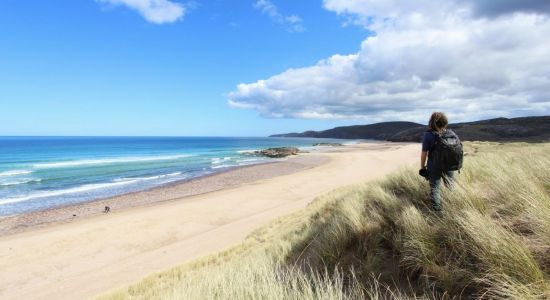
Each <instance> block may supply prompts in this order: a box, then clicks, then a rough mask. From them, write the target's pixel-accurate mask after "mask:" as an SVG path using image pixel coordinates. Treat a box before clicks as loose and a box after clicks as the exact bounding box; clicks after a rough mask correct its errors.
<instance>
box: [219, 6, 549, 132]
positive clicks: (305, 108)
mask: <svg viewBox="0 0 550 300" xmlns="http://www.w3.org/2000/svg"><path fill="white" fill-rule="evenodd" d="M506 1H509V2H510V3H512V2H513V4H514V5H512V6H509V7H508V8H507V9H502V7H496V8H495V7H494V6H492V7H491V6H487V5H485V6H484V5H483V2H484V1H479V2H477V1H474V0H471V1H460V2H459V1H456V0H446V1H431V0H429V1H428V0H419V1H415V2H414V4H412V3H411V2H410V1H408V0H391V1H390V0H325V2H324V6H325V8H326V9H328V10H331V11H334V12H336V13H337V14H340V15H342V16H345V17H346V18H352V19H353V21H354V22H355V23H357V24H361V26H365V27H366V28H367V29H369V30H371V31H372V32H373V35H372V36H370V37H368V38H367V39H365V40H364V41H363V43H362V44H361V49H360V51H359V52H358V53H354V54H351V55H334V56H332V57H330V58H328V59H325V60H322V61H320V62H319V63H317V64H316V65H314V66H310V67H304V68H297V69H290V70H287V71H285V72H283V73H281V74H278V75H274V76H272V77H270V78H268V79H265V80H259V81H257V82H255V83H248V84H239V85H238V86H237V88H236V90H234V91H233V92H231V93H229V103H230V105H232V106H235V107H241V108H248V109H254V110H256V111H258V112H259V113H260V114H261V115H262V116H265V117H290V118H314V119H323V118H329V119H338V118H351V119H363V120H366V121H371V122H376V121H384V120H413V121H425V120H424V119H426V117H427V116H428V115H429V113H430V112H431V111H433V110H443V111H446V112H448V113H449V114H450V116H451V118H452V119H453V121H462V120H472V119H480V118H487V117H496V116H519V115H533V114H549V113H550V92H549V90H548V86H550V55H548V53H550V39H548V38H547V37H548V36H550V19H549V17H548V16H547V15H546V14H547V12H548V11H549V10H547V9H546V8H545V5H540V6H538V5H536V4H538V3H539V2H540V1H534V0H525V2H521V3H524V4H525V5H523V6H522V5H520V4H519V3H520V2H517V1H514V0H506ZM521 1H523V0H521ZM535 2H536V3H535ZM487 3H489V2H487ZM540 3H542V2H540ZM510 7H513V9H512V8H510Z"/></svg>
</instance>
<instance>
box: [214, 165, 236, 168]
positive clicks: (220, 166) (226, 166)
mask: <svg viewBox="0 0 550 300" xmlns="http://www.w3.org/2000/svg"><path fill="white" fill-rule="evenodd" d="M236 166H238V165H217V166H212V167H211V168H212V169H221V168H229V167H236Z"/></svg>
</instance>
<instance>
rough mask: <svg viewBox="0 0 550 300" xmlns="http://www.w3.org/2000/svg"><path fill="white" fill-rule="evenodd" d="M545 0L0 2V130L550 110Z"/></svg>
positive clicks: (125, 130) (458, 117)
mask: <svg viewBox="0 0 550 300" xmlns="http://www.w3.org/2000/svg"><path fill="white" fill-rule="evenodd" d="M548 36H550V3H549V2H548V0H529V1H525V0H501V1H493V0H462V1H456V0H439V1H433V0H417V1H410V0H316V1H313V0H303V1H296V0H246V1H245V0H224V1H222V0H209V1H207V0H193V1H186V0H79V1H75V0H50V1H30V0H4V1H2V3H1V4H0V104H1V108H2V109H0V135H177V136H190V135H192V136H206V135H208V136H265V135H268V134H271V133H281V132H292V131H303V130H308V129H317V130H320V129H326V128H331V127H334V126H340V125H351V124H368V123H374V122H381V121H396V120H407V121H415V122H419V123H426V120H427V118H428V117H429V115H430V114H431V112H433V111H444V112H446V113H447V115H448V116H449V118H450V121H451V122H461V121H473V120H480V119H487V118H494V117H518V116H531V115H549V114H550V90H549V89H548V87H549V86H550V55H548V53H550V39H548Z"/></svg>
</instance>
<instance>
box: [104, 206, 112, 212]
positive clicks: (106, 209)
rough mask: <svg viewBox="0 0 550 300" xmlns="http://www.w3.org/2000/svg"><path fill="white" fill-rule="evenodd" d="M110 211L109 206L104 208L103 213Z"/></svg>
mask: <svg viewBox="0 0 550 300" xmlns="http://www.w3.org/2000/svg"><path fill="white" fill-rule="evenodd" d="M110 211H111V208H110V207H109V206H105V210H104V211H103V212H104V213H108V212H110Z"/></svg>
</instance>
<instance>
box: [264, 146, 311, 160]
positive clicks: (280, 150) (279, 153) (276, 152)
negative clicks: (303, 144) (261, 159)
mask: <svg viewBox="0 0 550 300" xmlns="http://www.w3.org/2000/svg"><path fill="white" fill-rule="evenodd" d="M298 152H300V149H298V148H296V147H277V148H267V149H263V150H259V151H254V154H255V155H262V156H267V157H271V158H281V157H287V156H289V155H296V154H298Z"/></svg>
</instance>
